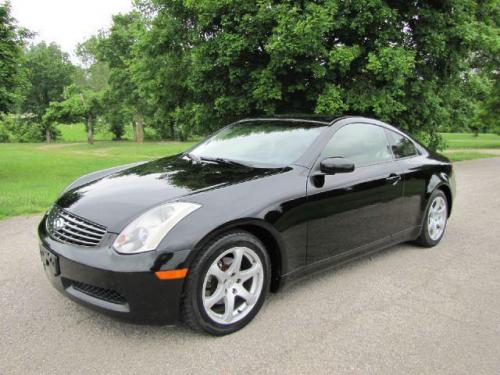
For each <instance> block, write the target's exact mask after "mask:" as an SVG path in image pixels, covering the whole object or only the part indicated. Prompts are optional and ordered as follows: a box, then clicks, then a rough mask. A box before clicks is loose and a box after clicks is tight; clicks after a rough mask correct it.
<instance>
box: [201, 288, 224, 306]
mask: <svg viewBox="0 0 500 375" xmlns="http://www.w3.org/2000/svg"><path fill="white" fill-rule="evenodd" d="M224 296H225V290H224V287H223V286H222V284H219V285H218V286H217V289H216V290H215V292H214V293H213V294H212V295H211V296H208V297H206V298H204V300H203V304H204V305H205V308H207V309H211V308H212V307H213V306H214V305H215V304H216V303H217V302H219V301H221V300H222V299H223V298H224Z"/></svg>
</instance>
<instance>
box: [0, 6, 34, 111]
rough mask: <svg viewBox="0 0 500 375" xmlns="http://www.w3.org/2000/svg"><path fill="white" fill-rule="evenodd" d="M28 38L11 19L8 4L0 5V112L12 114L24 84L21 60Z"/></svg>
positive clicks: (28, 34)
mask: <svg viewBox="0 0 500 375" xmlns="http://www.w3.org/2000/svg"><path fill="white" fill-rule="evenodd" d="M28 37H30V33H29V32H28V31H27V30H26V29H23V28H19V27H18V26H17V25H16V22H15V20H14V19H13V18H12V17H11V9H10V3H9V2H6V3H4V4H0V112H5V113H7V112H14V106H15V104H16V103H18V102H19V99H20V90H21V89H22V87H23V86H24V85H25V84H26V81H25V77H24V74H23V73H24V72H23V70H22V59H23V48H24V44H25V40H26V39H27V38H28Z"/></svg>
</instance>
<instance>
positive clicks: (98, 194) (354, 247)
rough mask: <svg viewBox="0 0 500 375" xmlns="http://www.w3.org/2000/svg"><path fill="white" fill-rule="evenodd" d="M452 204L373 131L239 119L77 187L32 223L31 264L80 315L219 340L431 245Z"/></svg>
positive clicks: (323, 120)
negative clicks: (294, 288)
mask: <svg viewBox="0 0 500 375" xmlns="http://www.w3.org/2000/svg"><path fill="white" fill-rule="evenodd" d="M454 193H455V183H454V176H453V172H452V165H451V163H450V162H449V160H448V159H446V158H445V157H443V156H440V155H438V154H436V153H433V152H431V151H429V150H427V149H426V148H425V147H424V146H422V145H421V144H419V143H418V142H416V141H415V140H413V139H412V138H411V137H409V136H408V135H406V134H404V133H403V132H401V131H400V130H398V129H396V128H394V127H392V126H390V125H388V124H385V123H382V122H380V121H376V120H372V119H368V118H362V117H344V118H338V119H334V118H328V117H297V116H290V117H278V118H263V119H247V120H243V121H239V122H236V123H234V124H231V125H229V126H227V127H225V128H223V129H222V130H220V131H219V132H217V133H215V134H214V135H213V136H212V137H210V138H208V139H207V140H205V141H204V142H202V143H200V144H199V145H197V146H196V147H194V148H192V149H191V150H189V151H187V152H185V153H183V154H179V155H175V156H171V157H165V158H162V159H158V160H154V161H149V162H143V163H136V164H133V165H125V166H121V167H117V168H112V169H107V170H104V171H99V172H95V173H92V174H89V175H85V176H83V177H80V178H79V179H77V180H76V181H74V182H73V183H72V184H71V185H69V186H68V187H67V188H66V190H65V191H64V192H63V194H62V195H61V196H60V197H59V199H58V200H57V201H56V203H55V204H54V206H53V207H52V208H51V209H50V210H49V211H48V212H47V214H46V215H45V217H44V218H43V220H42V222H41V223H40V226H39V236H40V252H41V256H42V261H43V265H44V268H45V271H46V274H47V276H48V278H49V280H50V281H51V283H52V284H53V285H54V286H55V287H56V288H57V289H58V290H60V291H61V292H62V293H63V294H65V295H66V296H68V297H69V298H71V299H73V300H75V301H77V302H80V303H82V304H84V305H86V306H89V307H92V308H95V309H97V310H100V311H103V312H106V313H109V314H112V315H115V316H118V317H124V318H128V319H131V320H133V321H138V322H152V323H155V322H156V323H173V322H175V321H178V320H182V321H184V322H185V323H187V324H188V325H189V326H190V327H192V328H194V329H199V330H204V331H206V332H209V333H211V334H214V335H224V334H228V333H232V332H234V331H236V330H238V329H241V328H242V327H244V326H245V325H246V324H247V323H249V322H250V321H251V320H252V319H253V318H254V317H255V315H256V314H257V313H258V311H259V309H260V308H261V306H262V304H263V303H264V300H265V298H266V295H267V293H268V291H273V292H274V291H277V290H278V289H279V288H280V287H282V286H283V285H284V284H285V283H286V282H289V281H292V280H297V279H299V278H300V277H302V276H304V275H306V274H308V273H310V272H313V271H317V270H319V269H322V268H325V267H328V266H332V265H335V264H338V263H340V262H345V261H347V260H350V259H353V258H355V257H359V256H361V255H364V254H368V253H370V252H373V251H376V250H380V249H382V248H384V247H387V246H390V245H393V244H396V243H399V242H404V241H415V242H416V243H418V244H420V245H423V246H427V247H430V246H434V245H436V244H437V243H439V241H440V240H441V238H442V237H443V234H444V230H445V227H446V222H447V219H448V217H449V215H450V212H451V208H452V202H453V196H454Z"/></svg>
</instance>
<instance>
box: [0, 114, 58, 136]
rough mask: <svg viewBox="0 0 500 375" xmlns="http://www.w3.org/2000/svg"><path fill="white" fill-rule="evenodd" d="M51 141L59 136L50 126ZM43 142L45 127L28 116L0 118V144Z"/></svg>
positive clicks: (53, 127)
mask: <svg viewBox="0 0 500 375" xmlns="http://www.w3.org/2000/svg"><path fill="white" fill-rule="evenodd" d="M51 132H52V139H54V140H55V139H57V138H58V137H59V136H60V134H61V133H60V132H59V130H57V129H56V128H55V126H51ZM44 141H45V127H44V126H43V125H42V124H41V123H38V122H35V121H34V118H33V117H32V116H29V115H12V114H9V115H3V116H2V117H0V142H20V143H36V142H44Z"/></svg>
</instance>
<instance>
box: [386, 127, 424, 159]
mask: <svg viewBox="0 0 500 375" xmlns="http://www.w3.org/2000/svg"><path fill="white" fill-rule="evenodd" d="M387 138H388V139H389V144H390V146H391V149H392V153H393V154H394V157H395V158H396V159H401V158H407V157H409V156H415V155H418V151H417V149H416V147H415V145H414V144H413V142H412V141H411V140H409V139H408V138H407V137H405V136H404V135H401V134H399V133H396V132H393V131H391V130H387Z"/></svg>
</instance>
